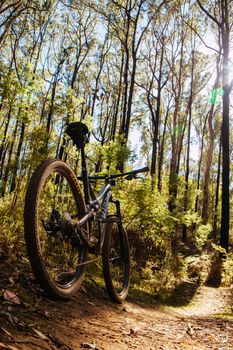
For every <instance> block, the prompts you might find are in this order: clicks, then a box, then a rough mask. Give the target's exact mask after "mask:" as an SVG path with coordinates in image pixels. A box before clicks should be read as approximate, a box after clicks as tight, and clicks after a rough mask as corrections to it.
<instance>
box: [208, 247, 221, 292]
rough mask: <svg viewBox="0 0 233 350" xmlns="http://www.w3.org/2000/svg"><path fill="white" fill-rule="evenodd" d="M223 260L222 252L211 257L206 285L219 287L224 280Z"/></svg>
mask: <svg viewBox="0 0 233 350" xmlns="http://www.w3.org/2000/svg"><path fill="white" fill-rule="evenodd" d="M222 268H223V260H222V258H221V256H220V254H215V255H213V257H212V258H211V264H210V270H209V274H208V277H207V279H206V286H208V287H214V288H218V287H220V286H221V282H222V276H221V274H222Z"/></svg>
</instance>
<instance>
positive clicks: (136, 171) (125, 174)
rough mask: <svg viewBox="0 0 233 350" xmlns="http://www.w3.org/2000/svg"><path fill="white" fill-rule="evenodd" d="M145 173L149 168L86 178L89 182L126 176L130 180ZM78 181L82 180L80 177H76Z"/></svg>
mask: <svg viewBox="0 0 233 350" xmlns="http://www.w3.org/2000/svg"><path fill="white" fill-rule="evenodd" d="M147 171H149V168H148V167H144V168H140V169H135V170H131V171H127V172H126V173H120V174H109V175H96V176H88V178H89V180H107V179H115V178H117V177H123V176H127V177H128V180H131V179H132V178H133V177H134V175H136V174H139V173H145V172H147ZM78 179H79V180H82V176H78Z"/></svg>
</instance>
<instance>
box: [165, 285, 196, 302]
mask: <svg viewBox="0 0 233 350" xmlns="http://www.w3.org/2000/svg"><path fill="white" fill-rule="evenodd" d="M199 286H200V283H199V282H181V283H180V284H179V285H178V286H177V287H176V288H175V289H174V291H173V293H172V295H171V297H170V298H169V299H168V300H166V302H165V304H166V305H169V306H175V307H178V306H186V305H188V304H189V303H190V301H191V300H192V299H193V298H194V296H195V294H196V292H197V289H198V288H199Z"/></svg>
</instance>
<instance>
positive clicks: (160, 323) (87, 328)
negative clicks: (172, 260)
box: [0, 262, 233, 350]
mask: <svg viewBox="0 0 233 350" xmlns="http://www.w3.org/2000/svg"><path fill="white" fill-rule="evenodd" d="M6 266H7V268H6ZM28 270H29V269H28ZM0 287H1V288H0V289H1V294H0V295H1V296H0V350H3V349H4V350H5V349H6V350H8V349H10V350H22V349H23V350H29V349H30V350H31V349H32V350H37V349H38V350H39V349H44V350H58V349H59V350H71V349H72V350H76V349H85V348H86V349H96V350H97V349H99V350H126V349H132V350H133V349H140V350H155V349H161V350H170V349H179V350H180V349H193V350H194V349H219V350H220V349H221V350H229V349H233V317H232V316H230V314H231V315H232V314H233V312H232V304H233V302H232V300H233V289H226V288H213V287H200V288H198V289H193V288H192V285H190V284H187V285H186V286H185V285H184V286H183V287H182V288H179V290H178V292H177V294H176V295H174V297H173V298H172V299H171V300H170V303H166V304H165V303H163V304H161V303H159V302H158V301H156V300H155V299H154V298H153V297H152V296H151V295H149V294H147V293H145V292H142V291H135V290H131V292H130V295H129V298H128V299H127V301H126V302H125V303H124V304H123V305H116V304H113V303H112V302H111V301H110V300H109V297H108V295H107V293H106V292H105V291H104V289H103V287H101V286H100V285H98V284H96V282H93V281H92V280H90V279H89V281H88V279H87V282H85V283H84V284H83V286H82V287H81V290H80V291H79V292H78V293H77V294H76V295H75V296H74V297H72V299H71V300H69V301H66V302H64V301H52V300H49V299H47V298H46V297H45V296H44V295H43V293H42V291H41V290H40V289H39V287H38V286H37V284H36V283H35V281H34V279H33V276H32V274H31V273H30V272H29V271H28V272H25V270H22V269H21V266H20V265H17V264H16V265H12V264H8V265H6V262H4V268H3V266H1V264H0ZM16 294H17V295H16ZM187 296H188V297H187ZM190 300H191V301H190ZM188 301H189V302H188ZM185 304H186V305H185ZM227 307H228V309H227ZM227 311H229V313H227Z"/></svg>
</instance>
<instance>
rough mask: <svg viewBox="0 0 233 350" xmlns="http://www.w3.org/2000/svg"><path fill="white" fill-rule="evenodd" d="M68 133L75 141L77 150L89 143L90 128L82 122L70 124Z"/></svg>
mask: <svg viewBox="0 0 233 350" xmlns="http://www.w3.org/2000/svg"><path fill="white" fill-rule="evenodd" d="M66 133H67V135H68V136H70V137H71V139H72V140H73V141H74V143H75V145H76V146H77V148H82V147H84V146H85V144H86V143H88V142H89V137H90V133H89V130H88V127H87V126H86V125H85V124H83V123H81V122H73V123H69V124H68V126H67V129H66Z"/></svg>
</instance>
